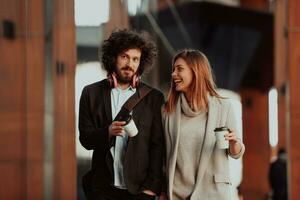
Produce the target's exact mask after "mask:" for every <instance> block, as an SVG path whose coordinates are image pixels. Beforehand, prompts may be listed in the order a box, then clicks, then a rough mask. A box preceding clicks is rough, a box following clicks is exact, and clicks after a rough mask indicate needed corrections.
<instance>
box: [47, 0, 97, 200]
mask: <svg viewBox="0 0 300 200" xmlns="http://www.w3.org/2000/svg"><path fill="white" fill-rule="evenodd" d="M99 9H100V8H99ZM52 34H53V41H52V42H53V44H52V75H53V102H54V133H53V134H54V135H53V136H54V138H53V147H54V148H53V150H54V152H53V155H54V157H53V166H54V171H53V173H54V174H53V194H52V198H53V199H55V200H64V199H76V153H75V139H76V138H75V136H76V132H75V93H74V92H75V88H74V87H75V86H74V79H75V67H76V41H75V24H74V1H73V0H63V1H62V0H54V2H53V32H52Z"/></svg>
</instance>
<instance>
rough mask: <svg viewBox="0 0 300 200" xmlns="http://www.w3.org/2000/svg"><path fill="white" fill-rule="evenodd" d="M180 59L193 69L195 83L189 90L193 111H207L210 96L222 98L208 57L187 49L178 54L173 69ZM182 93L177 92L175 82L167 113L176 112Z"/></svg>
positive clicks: (170, 92) (167, 104)
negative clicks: (217, 89)
mask: <svg viewBox="0 0 300 200" xmlns="http://www.w3.org/2000/svg"><path fill="white" fill-rule="evenodd" d="M178 58H182V59H183V60H184V61H185V62H186V63H187V65H188V67H190V68H191V70H192V73H193V81H192V83H191V85H190V87H189V89H188V93H186V95H188V99H189V100H190V106H191V108H192V109H193V110H195V111H199V110H206V109H207V105H208V94H210V95H211V96H216V97H219V98H222V97H221V96H220V95H219V94H218V93H217V91H216V85H215V82H214V80H213V73H212V69H211V66H210V64H209V61H208V59H207V58H206V56H205V55H204V54H203V53H201V52H200V51H198V50H193V49H185V50H182V51H180V52H179V53H177V54H176V55H175V56H174V58H173V61H172V67H173V68H174V64H175V62H176V60H177V59H178ZM179 95H180V92H177V91H176V90H175V85H174V83H173V81H172V82H171V89H170V91H169V95H168V99H167V102H166V104H165V111H166V113H171V112H173V111H175V108H176V103H177V101H178V99H179Z"/></svg>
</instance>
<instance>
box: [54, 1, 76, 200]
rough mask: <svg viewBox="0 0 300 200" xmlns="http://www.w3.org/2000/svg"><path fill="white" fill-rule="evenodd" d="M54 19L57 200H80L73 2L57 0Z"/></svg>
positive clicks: (55, 181) (55, 185)
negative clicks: (76, 140) (76, 151)
mask: <svg viewBox="0 0 300 200" xmlns="http://www.w3.org/2000/svg"><path fill="white" fill-rule="evenodd" d="M53 16H54V17H53V19H54V20H53V46H52V49H53V51H52V55H53V57H52V63H53V65H52V67H53V69H52V70H53V86H54V87H53V88H54V92H53V94H54V97H53V98H54V177H53V199H58V200H59V199H76V154H75V110H74V108H75V105H74V102H75V93H74V91H75V89H74V87H75V86H74V78H75V66H76V52H75V50H76V42H75V25H74V2H73V0H63V1H61V0H55V1H54V6H53ZM66 177H68V178H66Z"/></svg>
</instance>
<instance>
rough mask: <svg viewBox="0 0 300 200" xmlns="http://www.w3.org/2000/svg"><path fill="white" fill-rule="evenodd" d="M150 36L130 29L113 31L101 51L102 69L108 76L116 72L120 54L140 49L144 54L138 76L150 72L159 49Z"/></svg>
mask: <svg viewBox="0 0 300 200" xmlns="http://www.w3.org/2000/svg"><path fill="white" fill-rule="evenodd" d="M148 36H149V35H148V34H147V33H146V32H141V33H138V32H136V31H132V30H128V29H122V30H115V31H113V32H112V33H111V35H110V36H109V38H108V39H106V40H104V42H103V45H102V48H101V51H100V60H101V62H102V67H103V68H104V69H105V70H106V71H107V72H108V75H110V74H112V73H113V72H114V70H115V65H116V59H117V56H118V54H120V53H122V52H123V51H126V50H128V49H132V48H139V49H140V50H141V53H142V54H141V60H140V65H139V68H138V71H137V74H138V75H142V74H143V72H144V71H145V70H146V71H147V70H149V69H150V68H151V66H152V65H153V64H154V60H155V58H156V56H157V48H156V45H155V44H154V42H153V41H152V40H150V38H149V37H148Z"/></svg>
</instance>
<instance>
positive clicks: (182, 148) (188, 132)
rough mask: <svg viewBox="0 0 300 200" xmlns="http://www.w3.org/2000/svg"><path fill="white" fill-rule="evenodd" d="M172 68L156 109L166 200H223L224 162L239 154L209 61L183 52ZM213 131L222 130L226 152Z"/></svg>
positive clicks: (227, 107)
mask: <svg viewBox="0 0 300 200" xmlns="http://www.w3.org/2000/svg"><path fill="white" fill-rule="evenodd" d="M172 65H173V71H172V83H171V89H170V92H169V96H168V99H167V102H166V103H165V105H164V106H163V109H162V114H163V126H164V130H165V140H166V177H167V196H168V199H170V200H185V199H188V200H199V199H201V200H206V199H218V200H229V199H230V184H231V182H230V175H229V163H228V160H229V156H230V157H232V158H235V159H237V158H240V157H241V156H242V155H243V153H244V151H245V146H244V144H243V142H242V140H241V138H240V136H239V133H238V132H237V129H236V126H237V124H236V120H235V116H234V113H233V108H232V106H231V103H230V100H229V99H228V98H224V97H221V96H220V95H219V94H218V93H217V91H216V86H215V83H214V80H213V75H212V70H211V67H210V64H209V61H208V59H207V58H206V56H205V55H204V54H203V53H201V52H200V51H198V50H183V51H181V52H179V53H178V54H177V55H176V56H175V57H174V59H173V63H172ZM216 128H223V129H224V128H225V129H226V130H227V133H226V134H225V136H223V137H225V140H224V141H228V144H229V145H228V147H227V148H226V147H225V148H220V147H218V145H217V141H216V137H215V129H216Z"/></svg>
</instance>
